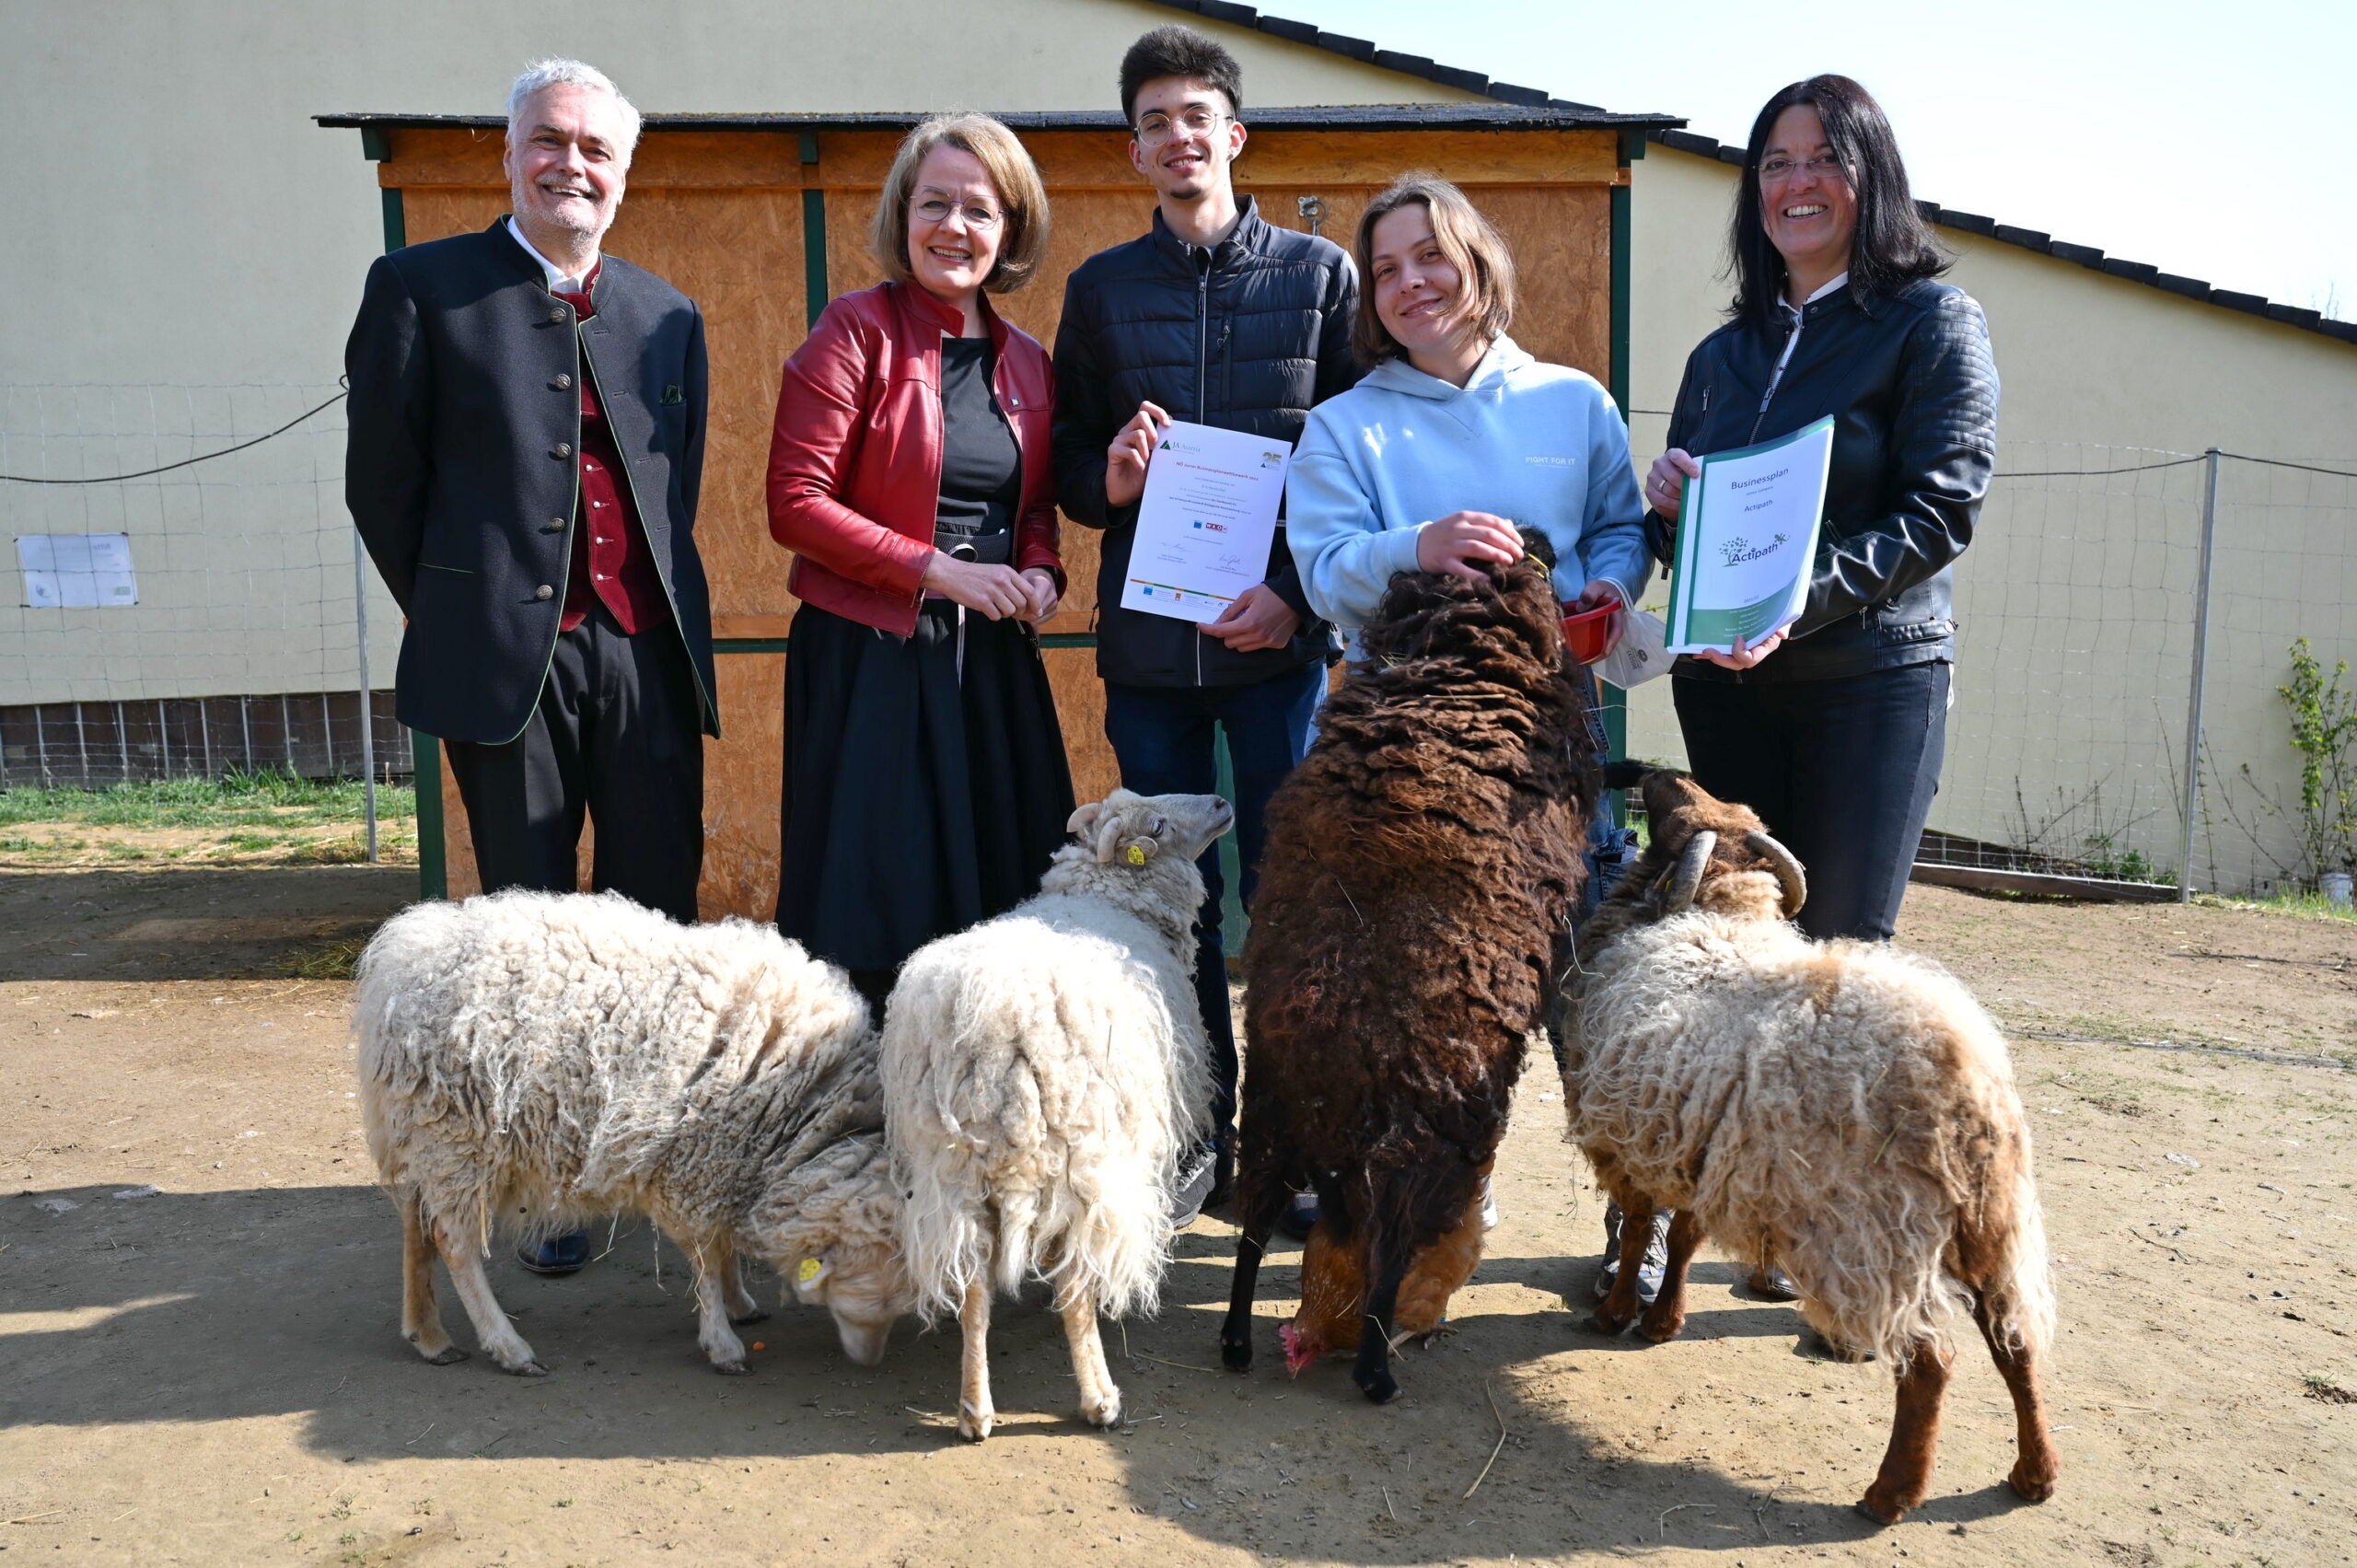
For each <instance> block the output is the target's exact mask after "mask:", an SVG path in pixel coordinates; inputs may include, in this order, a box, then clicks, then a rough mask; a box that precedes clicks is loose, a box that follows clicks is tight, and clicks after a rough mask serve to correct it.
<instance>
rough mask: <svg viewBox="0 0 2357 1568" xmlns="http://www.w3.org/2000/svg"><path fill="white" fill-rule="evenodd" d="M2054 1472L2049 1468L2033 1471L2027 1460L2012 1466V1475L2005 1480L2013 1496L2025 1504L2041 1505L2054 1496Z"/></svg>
mask: <svg viewBox="0 0 2357 1568" xmlns="http://www.w3.org/2000/svg"><path fill="white" fill-rule="evenodd" d="M2054 1476H2055V1471H2054V1469H2053V1468H2052V1467H2051V1466H2049V1467H2048V1468H2046V1469H2038V1470H2034V1469H2031V1468H2030V1463H2029V1461H2028V1460H2027V1459H2024V1460H2022V1461H2021V1462H2020V1463H2018V1464H2016V1465H2015V1466H2014V1473H2013V1474H2011V1475H2009V1476H2007V1477H2006V1478H2005V1482H2006V1484H2007V1485H2009V1486H2011V1487H2012V1488H2013V1489H2014V1495H2015V1496H2017V1497H2019V1498H2020V1499H2021V1500H2022V1501H2023V1502H2025V1503H2043V1502H2045V1501H2046V1500H2047V1499H2048V1498H2049V1497H2051V1496H2053V1495H2054Z"/></svg>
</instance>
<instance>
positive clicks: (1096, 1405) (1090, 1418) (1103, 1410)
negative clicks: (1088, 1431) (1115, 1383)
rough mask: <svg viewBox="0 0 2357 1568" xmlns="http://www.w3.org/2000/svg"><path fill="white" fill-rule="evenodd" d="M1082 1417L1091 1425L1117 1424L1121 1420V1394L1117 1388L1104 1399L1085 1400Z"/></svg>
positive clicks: (1082, 1406)
mask: <svg viewBox="0 0 2357 1568" xmlns="http://www.w3.org/2000/svg"><path fill="white" fill-rule="evenodd" d="M1080 1419H1081V1420H1083V1421H1085V1422H1086V1423H1088V1424H1089V1425H1091V1426H1116V1425H1119V1424H1120V1420H1121V1396H1120V1391H1119V1390H1118V1389H1117V1390H1115V1391H1114V1392H1113V1393H1111V1394H1109V1395H1107V1396H1106V1397H1105V1398H1104V1399H1102V1400H1095V1401H1089V1400H1083V1401H1082V1402H1081V1407H1080Z"/></svg>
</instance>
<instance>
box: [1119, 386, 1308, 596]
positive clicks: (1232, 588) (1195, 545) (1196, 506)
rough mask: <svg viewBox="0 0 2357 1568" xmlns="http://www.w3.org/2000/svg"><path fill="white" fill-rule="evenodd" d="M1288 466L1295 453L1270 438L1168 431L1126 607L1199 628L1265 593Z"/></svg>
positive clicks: (1150, 483) (1146, 501)
mask: <svg viewBox="0 0 2357 1568" xmlns="http://www.w3.org/2000/svg"><path fill="white" fill-rule="evenodd" d="M1292 461H1293V446H1292V444H1291V443H1290V442H1285V441H1280V440H1278V439H1276V438H1275V437H1274V436H1251V435H1247V434H1246V433H1244V432H1243V431H1240V430H1220V429H1216V428H1214V427H1213V426H1211V425H1208V424H1177V423H1173V424H1168V425H1167V426H1165V427H1164V428H1163V431H1162V434H1161V436H1160V437H1159V438H1158V439H1157V440H1156V441H1155V447H1154V459H1153V460H1152V461H1151V462H1149V463H1148V464H1147V465H1146V470H1145V494H1144V496H1142V497H1141V498H1140V499H1139V502H1138V527H1137V535H1136V537H1135V539H1134V540H1132V542H1131V545H1130V575H1129V579H1128V581H1126V582H1124V583H1123V584H1122V585H1121V608H1122V609H1123V610H1144V611H1145V612H1146V613H1147V614H1149V615H1167V616H1170V617H1173V618H1174V619H1176V620H1179V621H1196V622H1199V623H1200V622H1203V621H1216V620H1218V619H1219V618H1220V615H1221V614H1222V613H1223V612H1224V611H1225V610H1226V609H1227V607H1228V605H1229V604H1231V603H1232V602H1234V601H1235V600H1236V598H1237V597H1238V596H1240V595H1242V594H1243V593H1244V592H1245V591H1246V590H1247V589H1248V588H1253V587H1259V586H1260V583H1261V582H1262V581H1263V580H1265V579H1266V578H1267V576H1268V575H1269V546H1270V544H1271V542H1273V541H1274V540H1275V539H1276V536H1277V505H1278V503H1280V502H1281V501H1283V499H1284V494H1285V469H1286V466H1287V465H1288V464H1290V463H1291V462H1292Z"/></svg>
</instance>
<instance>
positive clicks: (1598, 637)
mask: <svg viewBox="0 0 2357 1568" xmlns="http://www.w3.org/2000/svg"><path fill="white" fill-rule="evenodd" d="M1619 608H1620V606H1618V605H1612V604H1600V605H1598V606H1596V608H1595V609H1594V610H1581V611H1580V612H1579V613H1577V614H1575V615H1566V616H1564V617H1563V645H1565V646H1566V647H1568V648H1570V649H1571V650H1572V657H1573V658H1575V659H1577V660H1579V662H1580V663H1582V664H1594V663H1595V662H1596V660H1598V659H1600V658H1602V657H1603V656H1604V655H1605V650H1606V647H1607V634H1608V633H1609V632H1610V631H1611V629H1612V612H1613V611H1614V610H1618V609H1619Z"/></svg>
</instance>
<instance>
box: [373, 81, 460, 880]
mask: <svg viewBox="0 0 2357 1568" xmlns="http://www.w3.org/2000/svg"><path fill="white" fill-rule="evenodd" d="M360 151H361V154H362V156H364V157H366V158H367V159H368V161H369V162H371V163H387V162H389V161H390V160H391V158H392V156H393V146H392V138H391V137H389V136H388V135H387V134H385V132H384V130H383V128H382V127H381V126H376V125H364V126H362V127H361V128H360ZM377 198H378V200H379V201H380V202H381V203H382V210H383V215H384V220H385V253H386V254H387V255H390V254H392V252H394V251H396V250H401V249H402V248H403V247H404V246H406V245H408V244H409V225H408V223H407V222H406V221H405V220H404V219H403V217H402V215H401V192H400V191H399V190H398V189H395V188H387V189H385V190H381V191H379V192H377ZM409 755H410V764H411V774H410V782H411V784H412V786H413V787H414V788H415V789H416V791H417V896H418V897H419V898H421V899H447V898H448V897H449V896H450V870H449V865H448V863H447V860H446V859H445V857H444V854H443V840H442V743H441V742H440V741H439V740H437V739H435V738H434V737H433V736H430V735H427V734H424V733H423V732H422V731H419V730H414V729H413V730H411V731H410V732H409Z"/></svg>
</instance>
